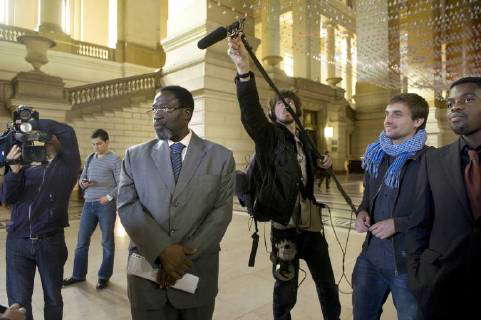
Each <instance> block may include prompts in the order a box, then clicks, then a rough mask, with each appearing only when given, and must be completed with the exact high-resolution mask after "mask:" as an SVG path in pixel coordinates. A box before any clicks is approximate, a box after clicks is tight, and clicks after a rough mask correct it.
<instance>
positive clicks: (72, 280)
mask: <svg viewBox="0 0 481 320" xmlns="http://www.w3.org/2000/svg"><path fill="white" fill-rule="evenodd" d="M84 281H85V279H83V280H80V279H75V278H74V277H70V278H67V279H63V280H62V286H63V287H67V286H69V285H71V284H74V283H77V282H84Z"/></svg>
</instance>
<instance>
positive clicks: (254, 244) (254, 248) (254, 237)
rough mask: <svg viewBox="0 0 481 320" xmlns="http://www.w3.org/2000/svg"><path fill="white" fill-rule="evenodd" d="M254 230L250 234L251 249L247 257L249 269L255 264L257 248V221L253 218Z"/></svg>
mask: <svg viewBox="0 0 481 320" xmlns="http://www.w3.org/2000/svg"><path fill="white" fill-rule="evenodd" d="M254 228H255V231H254V233H253V234H252V236H251V237H252V247H251V253H250V255H249V264H248V266H249V267H253V266H254V264H255V263H256V254H257V247H258V246H259V229H258V227H257V220H256V219H255V218H254Z"/></svg>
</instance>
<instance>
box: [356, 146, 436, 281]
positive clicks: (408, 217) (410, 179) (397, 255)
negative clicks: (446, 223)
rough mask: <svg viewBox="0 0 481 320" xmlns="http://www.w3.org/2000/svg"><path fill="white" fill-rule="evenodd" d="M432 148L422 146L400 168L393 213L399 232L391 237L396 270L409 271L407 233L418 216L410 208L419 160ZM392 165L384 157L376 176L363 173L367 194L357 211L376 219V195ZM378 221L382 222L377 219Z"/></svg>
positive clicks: (391, 213) (369, 238) (399, 271)
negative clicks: (407, 268) (407, 267)
mask: <svg viewBox="0 0 481 320" xmlns="http://www.w3.org/2000/svg"><path fill="white" fill-rule="evenodd" d="M428 149H429V148H428V147H427V146H425V147H424V148H423V149H421V150H419V151H418V152H416V154H415V155H414V156H412V157H411V158H409V159H408V160H407V161H406V163H405V164H404V166H403V167H402V169H401V176H400V181H399V188H397V189H395V190H394V192H395V193H396V195H395V203H394V205H393V210H392V212H390V216H391V217H392V218H393V219H394V226H395V230H396V233H395V234H394V235H393V236H392V237H391V238H390V241H392V244H393V246H394V259H395V270H396V272H398V273H400V274H405V273H406V272H407V270H406V245H405V239H404V238H405V233H406V231H407V230H408V229H409V228H410V227H411V226H412V225H415V224H417V221H418V219H419V216H417V213H413V212H412V210H411V208H412V206H413V197H412V195H413V190H414V189H415V187H416V184H417V177H418V171H419V166H420V163H421V162H422V159H423V158H424V156H425V154H426V151H427V150H428ZM388 168H389V164H388V160H387V157H384V159H383V160H382V162H381V164H380V165H379V174H378V175H377V177H374V176H372V175H370V174H369V173H368V172H366V173H365V175H364V193H363V197H362V202H361V204H360V205H359V207H358V209H357V212H359V211H367V212H368V213H369V216H370V218H371V221H373V219H374V206H375V203H376V198H377V196H378V194H379V191H380V190H381V187H382V185H383V183H384V176H385V173H386V171H387V170H388ZM375 222H379V221H375ZM372 237H373V235H372V233H371V232H368V233H367V234H366V238H365V241H364V244H363V246H362V251H363V252H365V251H366V250H367V248H368V246H369V243H370V242H371V240H372Z"/></svg>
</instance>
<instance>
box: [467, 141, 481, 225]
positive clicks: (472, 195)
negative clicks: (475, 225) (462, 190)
mask: <svg viewBox="0 0 481 320" xmlns="http://www.w3.org/2000/svg"><path fill="white" fill-rule="evenodd" d="M468 155H469V163H468V165H467V166H466V169H465V170H464V182H465V183H466V191H467V192H468V198H469V202H470V203H471V210H472V211H473V216H474V220H477V219H478V218H479V216H481V166H480V165H479V156H478V152H477V151H476V150H468Z"/></svg>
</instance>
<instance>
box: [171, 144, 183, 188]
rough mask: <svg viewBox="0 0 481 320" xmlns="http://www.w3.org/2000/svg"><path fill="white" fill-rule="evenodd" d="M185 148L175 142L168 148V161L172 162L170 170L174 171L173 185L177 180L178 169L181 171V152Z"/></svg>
mask: <svg viewBox="0 0 481 320" xmlns="http://www.w3.org/2000/svg"><path fill="white" fill-rule="evenodd" d="M184 148H185V146H184V145H183V144H182V143H180V142H176V143H174V144H173V145H171V146H170V161H171V162H172V170H173V171H174V179H175V183H177V179H179V174H180V169H182V150H183V149H184Z"/></svg>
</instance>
